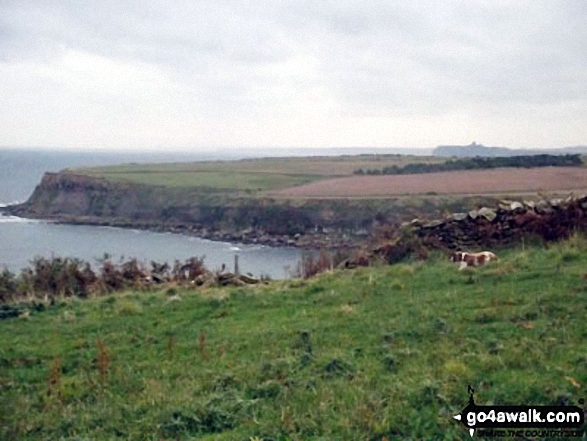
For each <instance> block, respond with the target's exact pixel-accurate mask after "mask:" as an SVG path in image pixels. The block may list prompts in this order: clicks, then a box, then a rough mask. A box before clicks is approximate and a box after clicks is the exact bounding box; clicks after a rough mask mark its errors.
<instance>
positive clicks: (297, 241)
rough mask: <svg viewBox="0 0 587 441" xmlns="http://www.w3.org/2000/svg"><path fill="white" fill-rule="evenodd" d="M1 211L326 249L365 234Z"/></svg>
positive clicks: (0, 210)
mask: <svg viewBox="0 0 587 441" xmlns="http://www.w3.org/2000/svg"><path fill="white" fill-rule="evenodd" d="M0 215H9V216H17V217H20V218H23V219H31V220H44V221H49V222H53V223H56V224H67V225H92V226H100V227H114V228H123V229H136V230H145V231H151V232H156V233H174V234H182V235H185V236H191V237H197V238H200V239H206V240H212V241H217V242H230V243H239V244H244V245H264V246H270V247H276V248H282V247H291V248H299V249H302V250H318V249H320V248H327V249H349V248H356V247H357V246H359V244H360V243H361V242H362V240H361V239H363V240H364V239H365V237H358V236H357V237H353V236H350V235H349V234H346V233H335V234H332V233H325V232H308V233H305V234H299V233H298V234H295V235H293V236H292V235H285V234H284V235H279V234H269V233H267V232H264V231H261V230H257V229H254V228H247V229H244V230H238V231H237V230H231V229H221V228H211V227H206V226H204V225H200V224H189V223H184V222H163V221H157V220H140V221H136V220H135V221H133V220H128V219H121V218H108V217H98V216H79V215H63V214H58V215H42V216H35V215H34V214H32V213H30V212H27V211H26V210H23V207H22V205H8V206H5V207H0Z"/></svg>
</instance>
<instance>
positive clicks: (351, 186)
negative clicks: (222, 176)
mask: <svg viewBox="0 0 587 441" xmlns="http://www.w3.org/2000/svg"><path fill="white" fill-rule="evenodd" d="M585 189H587V168H583V167H544V168H532V169H525V168H499V169H492V170H464V171H452V172H442V173H427V174H417V175H386V176H352V177H345V178H336V179H327V180H322V181H318V182H312V183H310V184H305V185H300V186H297V187H290V188H286V189H283V190H279V191H273V192H271V195H273V196H281V197H300V198H304V197H307V198H330V197H335V198H336V197H365V196H376V197H384V196H398V195H410V194H427V193H428V194H430V193H437V194H493V193H516V192H520V193H525V192H532V191H559V190H561V191H565V190H585Z"/></svg>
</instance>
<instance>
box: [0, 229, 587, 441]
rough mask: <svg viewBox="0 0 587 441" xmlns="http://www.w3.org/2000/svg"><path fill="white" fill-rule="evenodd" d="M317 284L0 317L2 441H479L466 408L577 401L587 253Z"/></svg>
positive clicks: (586, 347)
mask: <svg viewBox="0 0 587 441" xmlns="http://www.w3.org/2000/svg"><path fill="white" fill-rule="evenodd" d="M500 257H501V259H500V261H499V262H498V263H497V264H494V265H490V266H487V267H484V268H481V269H478V270H475V271H463V272H459V271H457V269H456V267H455V266H453V265H452V264H450V263H449V262H447V261H446V257H445V256H440V255H438V256H434V257H432V259H430V260H429V261H426V262H413V263H410V262H408V263H403V264H398V265H394V266H381V267H370V268H360V269H356V270H350V271H337V272H333V273H327V274H323V275H321V276H318V277H316V278H313V279H310V280H305V281H302V280H290V281H283V282H273V283H271V284H269V285H266V286H260V287H256V288H246V289H245V288H224V289H220V288H218V289H209V290H206V291H196V290H184V289H182V288H179V287H178V288H170V289H167V290H165V291H159V292H147V293H145V292H141V293H133V292H129V293H127V294H124V295H118V296H108V297H100V298H94V299H90V300H86V301H82V300H74V299H65V300H58V301H57V302H56V304H55V305H53V306H47V307H45V308H42V307H40V306H39V307H37V308H34V309H32V310H30V313H29V315H28V316H25V317H21V318H11V319H6V320H3V321H0V439H64V440H74V439H78V440H82V439H84V440H85V439H92V440H107V439H128V440H138V439H151V440H163V439H209V440H251V439H252V440H261V439H272V440H287V439H295V440H308V439H321V440H331V439H341V440H383V439H388V440H392V439H470V438H469V435H468V433H467V432H466V430H465V428H464V427H463V426H461V425H460V424H458V423H456V422H455V421H454V420H453V419H452V415H454V414H455V413H458V412H459V411H460V410H461V409H462V408H463V407H464V405H465V404H466V402H467V399H468V395H467V385H469V384H470V385H472V386H473V388H475V390H476V401H477V403H478V404H492V403H493V404H537V405H541V404H542V405H545V404H565V403H567V404H571V403H572V404H577V402H578V400H579V399H580V398H585V397H586V388H587V306H586V305H587V302H586V300H587V280H586V275H585V274H586V273H587V265H586V264H587V242H586V241H585V240H584V239H581V238H579V237H575V238H573V239H571V240H570V241H568V242H566V243H564V244H558V245H554V246H551V247H550V248H548V249H539V248H527V249H526V250H509V251H502V252H500Z"/></svg>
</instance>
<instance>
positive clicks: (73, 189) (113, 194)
mask: <svg viewBox="0 0 587 441" xmlns="http://www.w3.org/2000/svg"><path fill="white" fill-rule="evenodd" d="M442 203H444V204H445V205H444V206H442ZM446 204H449V203H447V202H446V201H444V202H443V201H438V200H437V201H436V202H434V203H432V202H430V201H429V202H427V205H426V204H425V205H426V208H424V207H423V206H422V204H420V205H419V206H414V205H410V203H409V201H408V203H406V201H401V202H400V201H398V200H389V199H388V200H343V199H335V200H305V201H297V200H296V201H294V200H283V199H282V200H275V199H266V198H253V197H240V196H231V195H228V194H218V193H216V194H213V193H206V192H201V191H199V190H198V189H185V188H184V189H178V188H169V187H155V186H146V185H138V184H124V183H113V182H110V181H107V180H104V179H101V178H94V177H90V176H85V175H76V174H73V173H69V172H60V173H47V174H45V176H44V177H43V179H42V181H41V183H40V184H39V185H38V186H37V187H36V189H35V191H34V192H33V194H32V195H31V197H30V198H29V200H28V201H26V202H25V203H24V204H21V205H16V206H12V207H8V211H9V212H10V213H12V214H14V215H17V216H22V217H32V218H45V219H56V220H59V221H64V222H72V223H89V224H100V225H116V226H135V227H139V228H141V227H142V228H151V229H159V230H170V231H180V232H187V233H193V234H196V235H199V236H203V237H209V238H212V239H221V240H243V241H245V242H247V241H252V242H256V241H258V242H265V243H272V242H271V240H269V239H263V237H267V236H273V237H275V236H276V235H281V236H287V237H288V238H292V237H294V236H299V235H308V234H310V235H312V234H314V235H323V233H326V234H329V235H336V234H338V235H343V234H350V235H353V234H359V235H361V234H365V233H367V232H368V231H369V230H370V229H372V228H373V226H375V225H378V224H380V223H386V222H399V221H402V220H406V219H412V218H413V217H415V216H419V215H421V214H422V212H423V211H431V212H434V211H437V210H438V209H441V208H445V209H456V210H457V211H458V209H459V208H460V207H454V206H450V205H446Z"/></svg>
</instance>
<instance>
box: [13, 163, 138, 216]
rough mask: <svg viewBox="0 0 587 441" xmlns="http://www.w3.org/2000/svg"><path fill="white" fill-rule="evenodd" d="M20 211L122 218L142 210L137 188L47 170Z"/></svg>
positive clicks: (41, 214) (32, 213) (43, 214)
mask: <svg viewBox="0 0 587 441" xmlns="http://www.w3.org/2000/svg"><path fill="white" fill-rule="evenodd" d="M17 210H18V211H19V212H20V213H22V214H26V215H29V216H35V217H38V216H39V217H42V216H48V217H52V216H58V215H70V216H106V217H119V216H127V215H133V214H136V213H137V212H139V211H140V210H139V205H138V198H137V191H136V189H133V187H132V186H129V185H115V184H112V183H110V182H108V181H106V180H104V179H98V178H92V177H89V176H81V175H75V174H71V173H46V174H45V175H44V176H43V179H42V180H41V183H40V184H39V185H37V187H36V188H35V191H34V192H33V194H32V195H31V197H30V198H29V199H28V201H26V202H25V203H24V204H22V205H20V206H18V208H17Z"/></svg>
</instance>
